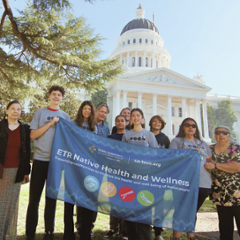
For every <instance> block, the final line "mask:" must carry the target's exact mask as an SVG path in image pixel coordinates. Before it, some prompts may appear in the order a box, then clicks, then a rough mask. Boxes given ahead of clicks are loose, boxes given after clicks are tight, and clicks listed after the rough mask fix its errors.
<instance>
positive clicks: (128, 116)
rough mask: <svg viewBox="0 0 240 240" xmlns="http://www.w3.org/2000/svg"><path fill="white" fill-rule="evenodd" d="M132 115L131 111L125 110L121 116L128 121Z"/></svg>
mask: <svg viewBox="0 0 240 240" xmlns="http://www.w3.org/2000/svg"><path fill="white" fill-rule="evenodd" d="M130 114H131V112H130V110H129V109H127V108H126V109H124V110H122V112H121V115H123V116H125V118H126V120H127V121H129V120H130Z"/></svg>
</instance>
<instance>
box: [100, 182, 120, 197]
mask: <svg viewBox="0 0 240 240" xmlns="http://www.w3.org/2000/svg"><path fill="white" fill-rule="evenodd" d="M101 191H102V193H103V195H104V196H106V197H113V196H115V195H116V193H117V188H116V186H115V185H114V184H113V183H111V182H104V183H103V184H102V185H101Z"/></svg>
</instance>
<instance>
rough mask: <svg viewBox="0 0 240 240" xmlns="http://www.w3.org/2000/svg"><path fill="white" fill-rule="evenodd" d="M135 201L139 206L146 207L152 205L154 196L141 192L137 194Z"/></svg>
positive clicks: (144, 191) (147, 192) (145, 191)
mask: <svg viewBox="0 0 240 240" xmlns="http://www.w3.org/2000/svg"><path fill="white" fill-rule="evenodd" d="M137 200H138V202H139V203H140V204H141V205H143V206H145V207H148V206H150V205H152V204H153V203H154V196H153V194H152V193H151V192H149V191H147V190H143V191H140V192H139V193H138V195H137Z"/></svg>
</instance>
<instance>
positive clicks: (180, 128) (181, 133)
mask: <svg viewBox="0 0 240 240" xmlns="http://www.w3.org/2000/svg"><path fill="white" fill-rule="evenodd" d="M188 120H191V121H193V122H194V123H195V124H196V126H197V127H196V133H195V134H194V137H195V138H196V139H198V140H200V141H201V136H200V132H199V129H198V125H197V122H196V121H195V120H194V119H193V118H190V117H188V118H185V119H184V120H183V121H182V123H181V125H180V127H179V132H178V134H177V136H176V137H180V138H184V137H185V134H184V130H183V125H184V124H185V122H186V121H188Z"/></svg>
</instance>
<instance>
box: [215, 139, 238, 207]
mask: <svg viewBox="0 0 240 240" xmlns="http://www.w3.org/2000/svg"><path fill="white" fill-rule="evenodd" d="M214 147H215V144H214V145H212V146H210V148H211V149H212V158H213V160H214V161H215V162H216V163H229V162H231V161H236V162H239V163H240V146H239V145H237V144H233V143H231V144H230V146H229V148H228V151H227V152H226V153H224V154H220V155H217V154H216V153H215V150H214ZM210 199H211V200H212V201H213V202H214V203H215V204H216V205H221V206H240V173H239V172H237V173H227V172H224V171H222V170H219V169H214V170H212V193H211V195H210Z"/></svg>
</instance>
